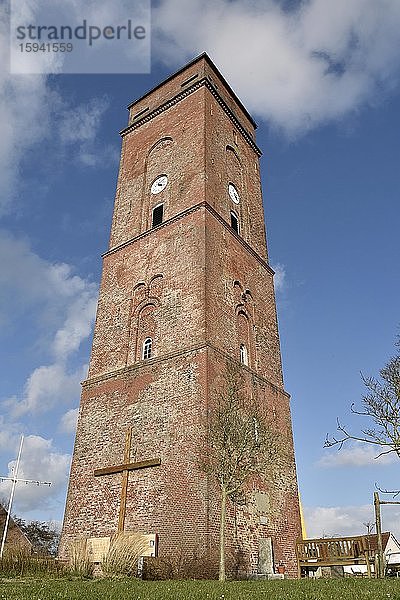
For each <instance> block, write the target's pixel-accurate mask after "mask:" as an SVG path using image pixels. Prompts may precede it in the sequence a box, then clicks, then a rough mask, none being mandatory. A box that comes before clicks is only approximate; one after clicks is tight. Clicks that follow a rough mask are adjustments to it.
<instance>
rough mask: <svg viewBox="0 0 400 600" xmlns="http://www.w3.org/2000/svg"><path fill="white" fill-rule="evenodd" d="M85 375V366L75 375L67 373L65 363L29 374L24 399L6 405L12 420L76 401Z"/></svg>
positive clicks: (11, 399) (39, 368)
mask: <svg viewBox="0 0 400 600" xmlns="http://www.w3.org/2000/svg"><path fill="white" fill-rule="evenodd" d="M86 372H87V366H86V365H84V366H83V367H82V368H81V369H78V370H77V371H74V372H73V373H67V372H66V370H65V367H64V365H63V364H53V365H46V366H41V367H38V368H37V369H35V370H34V371H33V372H32V373H31V374H30V375H29V377H28V379H27V381H26V383H25V386H24V392H23V395H22V398H21V399H19V398H17V397H14V398H10V399H8V400H7V401H6V402H5V406H7V407H8V408H9V409H11V414H12V416H13V418H18V417H21V416H22V415H24V414H26V413H43V412H46V411H48V410H50V409H52V408H54V407H55V406H58V405H60V404H71V403H72V402H76V401H77V400H78V398H79V395H80V382H81V381H82V379H84V377H85V375H86Z"/></svg>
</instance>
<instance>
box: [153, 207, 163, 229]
mask: <svg viewBox="0 0 400 600" xmlns="http://www.w3.org/2000/svg"><path fill="white" fill-rule="evenodd" d="M163 217H164V204H159V205H158V206H156V207H155V208H154V209H153V219H152V223H151V226H152V227H157V225H161V223H162V222H163Z"/></svg>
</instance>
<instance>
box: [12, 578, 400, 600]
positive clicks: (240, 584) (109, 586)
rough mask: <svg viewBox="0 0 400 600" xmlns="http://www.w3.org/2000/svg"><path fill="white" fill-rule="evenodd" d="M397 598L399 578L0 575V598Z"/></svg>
mask: <svg viewBox="0 0 400 600" xmlns="http://www.w3.org/2000/svg"><path fill="white" fill-rule="evenodd" d="M64 598H65V599H66V600H75V599H81V598H82V599H85V600H86V599H88V600H89V599H90V600H111V599H112V600H120V599H121V600H188V599H191V598H195V599H196V600H197V599H199V600H259V599H260V600H297V599H298V600H364V599H365V600H366V599H368V600H400V578H399V579H386V580H382V581H377V580H374V579H372V580H367V579H330V580H319V581H313V580H301V581H258V582H255V581H232V582H227V583H225V584H219V583H218V582H216V581H154V582H153V581H136V580H134V579H119V580H104V579H103V580H68V579H28V578H26V579H0V600H25V599H26V600H28V599H29V600H50V599H51V600H53V599H54V600H62V599H64Z"/></svg>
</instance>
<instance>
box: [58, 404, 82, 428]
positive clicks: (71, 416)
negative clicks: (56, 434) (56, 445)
mask: <svg viewBox="0 0 400 600" xmlns="http://www.w3.org/2000/svg"><path fill="white" fill-rule="evenodd" d="M78 413H79V408H71V410H69V411H67V412H66V413H65V414H64V415H63V416H62V417H61V421H60V431H62V432H63V433H75V430H76V422H77V420H78Z"/></svg>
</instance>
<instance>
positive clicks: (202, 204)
mask: <svg viewBox="0 0 400 600" xmlns="http://www.w3.org/2000/svg"><path fill="white" fill-rule="evenodd" d="M202 208H204V209H205V210H207V211H208V212H209V213H210V214H211V215H212V216H213V217H214V218H215V219H217V221H219V222H220V223H221V225H222V226H223V227H225V229H226V230H227V231H229V233H230V234H231V235H233V237H234V238H235V239H236V240H237V241H238V242H239V243H240V244H241V245H242V246H243V247H244V248H245V249H246V250H247V252H249V253H250V254H251V255H252V256H253V257H254V258H255V259H256V260H257V261H258V262H259V263H260V264H261V265H262V266H263V267H264V269H266V270H267V271H268V272H269V273H271V275H274V273H275V272H274V270H273V269H271V267H270V266H269V264H268V263H267V262H266V261H265V260H264V259H263V258H262V257H261V256H260V255H259V254H257V252H256V251H255V250H253V248H252V247H251V246H250V245H249V244H248V243H247V242H246V241H245V240H244V239H243V238H242V237H241V236H240V235H239V234H238V233H236V231H234V230H233V229H232V227H230V225H229V224H228V223H227V222H226V221H225V220H224V219H223V218H222V217H221V215H220V214H219V213H217V211H216V210H215V209H214V208H213V207H212V206H210V205H209V204H208V203H207V202H199V204H195V205H194V206H191V207H190V208H187V209H186V210H184V211H182V212H181V213H178V214H177V215H174V216H173V217H171V218H170V219H168V220H167V221H164V222H163V223H161V224H160V225H157V227H154V229H148V230H147V231H144V232H143V233H140V234H139V235H137V236H136V237H134V238H132V239H130V240H127V241H126V242H122V244H118V246H114V247H113V248H110V250H107V252H104V254H102V256H103V258H105V257H106V256H110V254H114V253H115V252H118V251H119V250H121V249H122V248H126V247H127V246H130V245H131V244H134V243H135V242H137V241H138V240H141V239H143V238H145V237H148V236H149V235H153V234H154V233H155V232H157V231H159V230H160V229H162V228H164V227H167V226H168V225H171V224H172V223H175V222H176V221H180V220H181V219H183V218H185V217H186V216H187V215H190V214H191V213H193V212H196V211H197V210H200V209H202Z"/></svg>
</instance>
